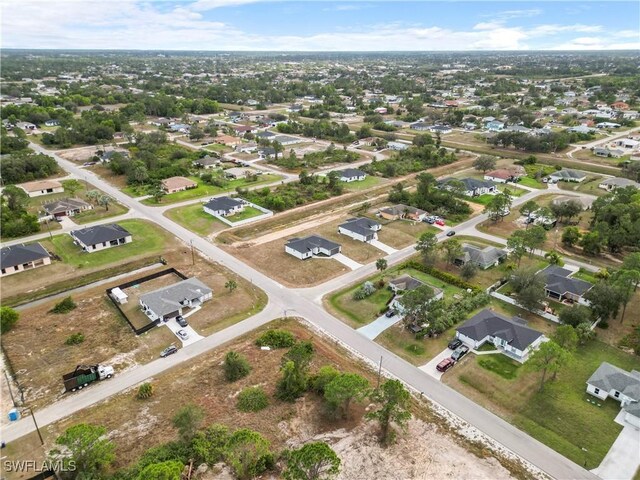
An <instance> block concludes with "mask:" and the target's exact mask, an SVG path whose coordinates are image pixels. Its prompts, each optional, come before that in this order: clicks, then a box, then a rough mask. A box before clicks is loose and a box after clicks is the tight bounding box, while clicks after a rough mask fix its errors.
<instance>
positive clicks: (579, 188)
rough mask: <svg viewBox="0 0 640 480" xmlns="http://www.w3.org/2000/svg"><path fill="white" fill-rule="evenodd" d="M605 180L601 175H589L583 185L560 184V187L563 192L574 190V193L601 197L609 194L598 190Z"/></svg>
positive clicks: (572, 183)
mask: <svg viewBox="0 0 640 480" xmlns="http://www.w3.org/2000/svg"><path fill="white" fill-rule="evenodd" d="M603 178H604V177H601V176H599V175H588V176H587V178H586V179H585V180H584V182H582V183H574V182H558V187H560V189H561V190H572V191H574V192H581V193H587V194H589V195H597V196H600V195H604V194H606V193H607V191H606V190H603V189H601V188H598V185H600V182H601V181H602V179H603Z"/></svg>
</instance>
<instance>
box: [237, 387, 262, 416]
mask: <svg viewBox="0 0 640 480" xmlns="http://www.w3.org/2000/svg"><path fill="white" fill-rule="evenodd" d="M268 406H269V398H268V397H267V394H266V393H264V390H263V389H262V388H261V387H249V388H245V389H244V390H242V391H241V392H240V394H239V395H238V402H237V403H236V407H237V408H238V410H240V411H241V412H258V411H260V410H262V409H264V408H267V407H268Z"/></svg>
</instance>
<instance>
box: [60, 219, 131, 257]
mask: <svg viewBox="0 0 640 480" xmlns="http://www.w3.org/2000/svg"><path fill="white" fill-rule="evenodd" d="M69 234H70V235H71V238H73V243H75V244H76V245H78V246H80V247H82V250H83V251H85V252H89V253H92V252H97V251H99V250H104V249H106V248H111V247H117V246H119V245H124V244H127V243H131V242H132V241H133V237H132V236H131V234H130V233H129V232H128V231H127V230H126V229H125V228H124V227H121V226H120V225H118V224H117V223H112V224H109V225H96V226H95V227H87V228H82V229H80V230H72V231H71V232H69Z"/></svg>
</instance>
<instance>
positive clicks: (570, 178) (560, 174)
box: [549, 168, 587, 183]
mask: <svg viewBox="0 0 640 480" xmlns="http://www.w3.org/2000/svg"><path fill="white" fill-rule="evenodd" d="M549 178H550V179H552V180H555V181H556V182H558V181H561V180H562V181H564V182H576V183H580V182H584V180H585V179H586V178H587V174H586V173H584V172H581V171H579V170H571V169H568V168H563V169H562V170H559V171H557V172H553V173H552V174H551V175H549Z"/></svg>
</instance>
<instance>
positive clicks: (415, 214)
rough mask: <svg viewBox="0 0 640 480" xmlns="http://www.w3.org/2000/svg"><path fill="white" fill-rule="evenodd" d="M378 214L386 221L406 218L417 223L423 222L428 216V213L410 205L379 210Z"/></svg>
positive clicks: (399, 205)
mask: <svg viewBox="0 0 640 480" xmlns="http://www.w3.org/2000/svg"><path fill="white" fill-rule="evenodd" d="M378 213H379V214H380V216H381V217H382V218H384V219H385V220H399V219H401V218H406V219H409V220H413V221H416V222H421V221H422V220H424V218H425V217H426V216H427V215H428V212H425V211H424V210H421V209H419V208H416V207H411V206H409V205H403V204H398V205H393V206H391V207H385V208H381V209H380V210H378Z"/></svg>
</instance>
